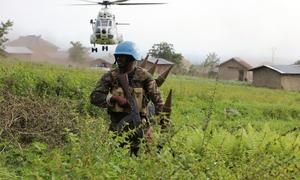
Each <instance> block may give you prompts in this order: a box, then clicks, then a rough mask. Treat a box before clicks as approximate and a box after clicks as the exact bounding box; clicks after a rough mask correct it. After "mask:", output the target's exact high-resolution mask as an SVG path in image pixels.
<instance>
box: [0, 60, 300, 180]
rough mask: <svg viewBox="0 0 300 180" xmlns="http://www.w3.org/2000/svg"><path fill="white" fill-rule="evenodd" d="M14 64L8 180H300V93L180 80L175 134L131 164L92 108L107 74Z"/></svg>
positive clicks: (6, 79)
mask: <svg viewBox="0 0 300 180" xmlns="http://www.w3.org/2000/svg"><path fill="white" fill-rule="evenodd" d="M9 61H12V60H0V89H1V90H0V92H1V93H0V108H1V109H0V128H1V129H0V133H1V134H0V136H1V142H0V178H1V177H3V178H4V179H13V178H15V179H20V178H25V179H38V178H43V179H50V178H54V179H105V178H113V179H170V178H174V179H299V178H300V153H299V152H300V139H299V131H300V115H299V114H300V107H299V99H300V94H299V93H293V92H286V91H280V90H269V89H263V88H253V87H250V86H249V85H247V84H232V83H226V82H219V83H216V82H214V81H211V80H206V79H200V78H192V77H186V76H171V77H170V78H169V79H168V80H167V83H166V84H165V85H164V86H163V87H162V89H161V91H162V94H163V95H164V97H165V96H166V93H167V92H168V91H167V90H168V89H170V88H172V89H173V90H174V99H173V102H174V104H173V111H172V112H173V114H172V120H173V122H174V127H173V129H172V130H171V131H170V132H169V133H163V134H161V133H160V131H159V127H154V128H155V131H154V132H155V133H154V140H153V142H152V144H150V145H149V147H150V149H151V151H150V152H149V153H144V151H143V150H141V151H140V154H139V156H138V157H130V156H129V155H128V149H126V148H119V146H118V144H119V143H120V141H122V140H124V138H122V137H120V138H117V139H114V135H113V134H111V133H110V132H108V130H107V124H108V117H107V115H106V113H105V111H104V110H99V109H98V108H96V107H93V106H91V105H90V104H89V101H88V96H89V93H90V92H91V90H92V88H93V86H94V84H95V82H96V80H97V79H98V78H99V76H100V75H101V73H100V72H98V71H92V70H86V69H75V68H64V67H55V66H50V65H45V64H28V63H20V62H18V61H15V62H9ZM179 84H180V86H179ZM214 90H215V94H214ZM210 110H211V112H212V114H211V116H208V114H209V111H210ZM208 117H209V118H208ZM161 146H163V148H158V147H161ZM143 148H145V144H143V145H142V149H143Z"/></svg>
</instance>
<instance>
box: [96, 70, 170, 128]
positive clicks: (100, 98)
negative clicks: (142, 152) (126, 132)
mask: <svg viewBox="0 0 300 180" xmlns="http://www.w3.org/2000/svg"><path fill="white" fill-rule="evenodd" d="M119 73H120V72H119V69H113V70H112V71H109V72H107V73H106V74H104V75H103V76H102V78H101V79H100V80H99V81H98V82H97V84H96V87H95V89H94V90H93V92H92V93H91V96H90V100H91V103H92V104H94V105H96V106H98V107H102V108H107V111H108V114H109V115H110V119H111V124H110V127H109V130H111V131H116V129H117V124H118V123H119V122H120V120H121V119H122V118H123V117H125V116H126V115H127V114H128V113H129V110H128V109H126V108H122V107H120V106H118V104H117V103H116V104H110V102H109V99H110V97H111V96H113V95H116V96H123V97H124V94H123V90H122V88H121V86H120V85H119V82H118V79H117V77H118V74H119ZM128 80H129V86H130V87H131V89H130V92H132V95H133V97H134V98H135V100H136V104H137V106H138V109H139V111H140V116H141V119H142V120H143V121H145V120H146V122H148V116H149V112H148V102H149V101H152V103H153V104H154V107H155V112H156V114H159V113H160V112H162V110H163V105H164V103H163V100H162V98H161V94H160V91H159V89H158V87H157V85H156V82H155V80H154V79H153V77H152V75H151V74H150V73H148V72H147V71H146V70H145V69H143V68H141V67H135V68H134V70H133V71H132V72H130V73H129V74H128ZM147 127H149V126H147ZM147 127H146V128H147Z"/></svg>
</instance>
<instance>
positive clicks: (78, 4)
mask: <svg viewBox="0 0 300 180" xmlns="http://www.w3.org/2000/svg"><path fill="white" fill-rule="evenodd" d="M67 5H69V6H95V5H102V4H67Z"/></svg>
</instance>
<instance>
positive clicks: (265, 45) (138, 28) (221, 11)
mask: <svg viewBox="0 0 300 180" xmlns="http://www.w3.org/2000/svg"><path fill="white" fill-rule="evenodd" d="M130 2H167V3H168V4H167V5H160V6H114V7H111V8H112V11H113V12H114V13H115V15H116V20H117V21H118V22H124V23H130V26H120V27H119V31H120V32H121V33H122V34H123V37H124V39H125V40H131V41H135V42H136V43H137V44H138V45H139V47H140V49H141V51H142V52H144V53H145V52H147V51H148V49H149V48H151V46H152V45H153V44H154V43H159V42H162V41H166V42H168V43H172V44H174V48H175V50H176V51H177V52H180V53H182V54H183V55H184V56H185V57H186V58H188V59H189V60H191V61H192V62H195V63H200V62H201V61H202V60H203V58H204V57H205V55H206V54H207V53H209V52H216V53H217V54H218V55H219V56H220V57H221V59H222V61H224V60H227V59H228V58H230V57H240V58H242V59H244V60H246V61H247V62H249V63H250V64H252V65H257V64H259V63H262V62H267V61H271V60H272V49H273V52H274V61H275V63H276V64H291V63H293V62H295V61H296V60H299V59H300V23H299V19H300V11H299V9H300V1H299V0H152V1H151V0H139V1H138V0H132V1H130ZM68 3H81V2H79V1H76V0H26V1H24V0H0V21H6V20H7V19H10V20H12V21H13V22H14V26H13V30H12V31H11V33H10V35H9V38H10V39H15V38H17V37H18V36H20V35H30V34H36V35H42V37H43V38H44V39H46V40H49V41H51V42H53V43H54V44H56V45H57V46H59V47H60V48H62V49H67V48H69V47H70V43H69V42H70V41H81V42H82V43H83V44H84V45H85V46H90V44H89V37H90V34H91V33H92V29H91V26H90V24H89V20H90V19H94V18H95V17H96V16H97V14H98V11H99V10H100V9H101V7H100V6H83V7H81V6H80V7H78V6H66V5H65V4H68ZM183 3H185V4H183Z"/></svg>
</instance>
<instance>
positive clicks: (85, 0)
mask: <svg viewBox="0 0 300 180" xmlns="http://www.w3.org/2000/svg"><path fill="white" fill-rule="evenodd" d="M77 1H83V2H88V3H93V4H98V2H96V1H89V0H77Z"/></svg>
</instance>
